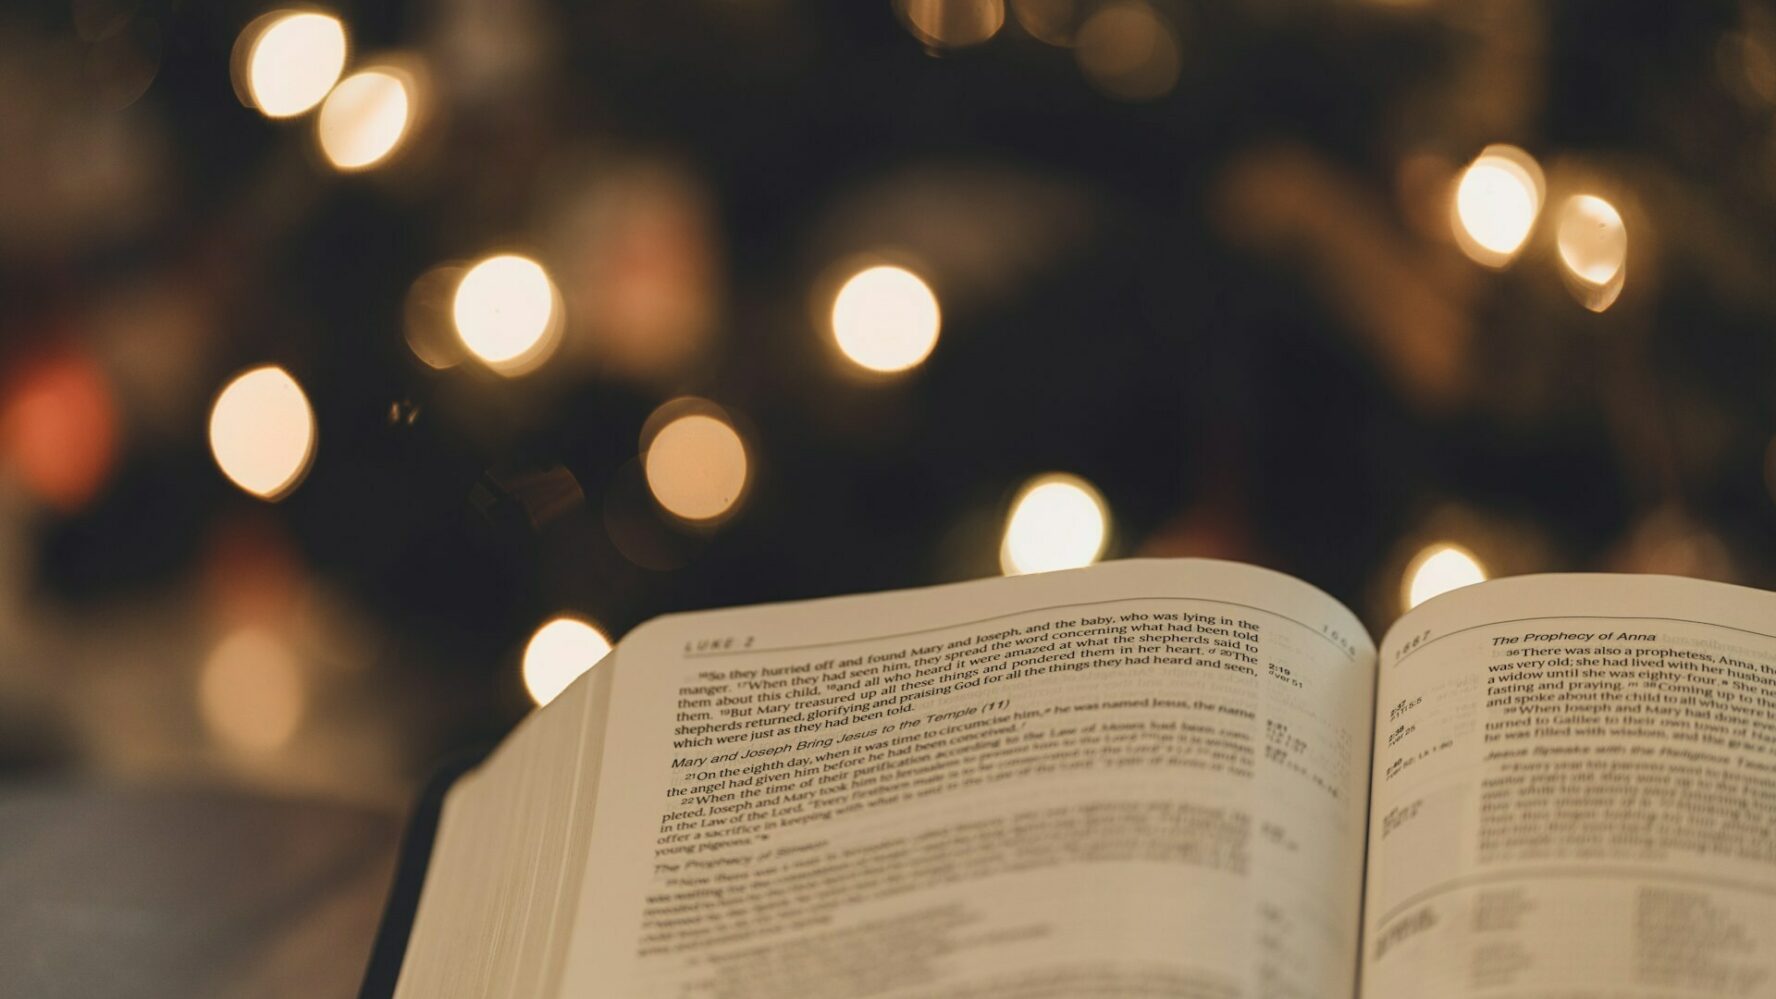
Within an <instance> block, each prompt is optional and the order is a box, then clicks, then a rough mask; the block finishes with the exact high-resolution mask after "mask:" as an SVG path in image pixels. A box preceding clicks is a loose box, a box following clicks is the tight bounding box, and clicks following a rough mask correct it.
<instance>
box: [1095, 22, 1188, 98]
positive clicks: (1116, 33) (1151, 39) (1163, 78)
mask: <svg viewBox="0 0 1776 999" xmlns="http://www.w3.org/2000/svg"><path fill="white" fill-rule="evenodd" d="M1074 44H1075V48H1074V50H1073V54H1074V57H1075V58H1076V59H1078V60H1079V68H1080V70H1081V71H1082V72H1084V73H1085V78H1086V79H1087V80H1089V81H1090V82H1091V84H1092V86H1094V87H1096V88H1097V89H1098V90H1099V91H1100V92H1102V93H1104V94H1105V95H1107V96H1110V97H1114V98H1117V99H1118V100H1124V101H1147V100H1152V99H1154V98H1156V97H1162V96H1164V95H1165V94H1167V93H1170V92H1171V89H1172V88H1173V87H1175V86H1177V84H1178V71H1179V68H1180V66H1181V64H1182V62H1183V57H1182V54H1181V53H1180V51H1179V48H1178V35H1177V32H1176V31H1175V30H1174V29H1173V28H1172V25H1171V24H1170V23H1169V22H1168V21H1167V20H1166V19H1165V16H1164V15H1162V14H1160V12H1159V11H1157V10H1154V9H1153V7H1152V6H1151V5H1150V4H1146V3H1142V2H1140V0H1119V2H1116V3H1111V4H1107V5H1105V6H1103V7H1100V8H1099V9H1098V10H1096V11H1095V12H1093V13H1092V15H1091V16H1090V17H1088V18H1086V21H1085V23H1084V24H1082V25H1080V27H1079V33H1078V35H1077V36H1076V37H1075V39H1074Z"/></svg>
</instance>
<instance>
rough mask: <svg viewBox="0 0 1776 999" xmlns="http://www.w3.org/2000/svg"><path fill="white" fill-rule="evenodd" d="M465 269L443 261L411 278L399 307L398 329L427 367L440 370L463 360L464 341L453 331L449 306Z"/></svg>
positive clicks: (452, 305) (453, 322) (453, 319)
mask: <svg viewBox="0 0 1776 999" xmlns="http://www.w3.org/2000/svg"><path fill="white" fill-rule="evenodd" d="M465 273H467V271H466V269H465V268H463V267H461V266H459V265H456V264H442V265H440V266H437V267H434V268H432V269H431V270H429V271H426V272H425V273H424V274H421V275H420V276H419V277H417V278H415V279H414V280H413V284H412V285H411V286H409V287H408V289H407V300H406V301H405V302H404V303H403V304H402V308H401V332H402V334H403V337H404V339H406V341H407V349H408V350H411V351H413V356H414V357H416V358H418V359H419V361H420V363H422V364H424V365H425V366H426V367H428V368H434V369H436V370H439V371H442V370H444V369H446V368H453V367H455V366H456V365H458V364H460V363H461V362H462V358H463V342H462V340H461V339H460V338H459V337H458V336H457V334H456V320H455V318H454V316H453V315H452V309H453V307H454V304H455V300H456V289H457V286H458V285H460V284H462V279H463V274H465Z"/></svg>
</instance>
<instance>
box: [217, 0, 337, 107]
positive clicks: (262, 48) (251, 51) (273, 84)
mask: <svg viewBox="0 0 1776 999" xmlns="http://www.w3.org/2000/svg"><path fill="white" fill-rule="evenodd" d="M235 51H236V53H237V59H238V60H239V62H237V69H236V72H237V73H239V74H240V75H241V77H242V80H243V82H244V84H245V86H244V88H243V90H244V94H245V96H246V98H247V100H249V101H250V102H251V103H252V105H253V106H254V107H257V108H258V109H259V110H260V111H261V112H263V113H264V114H265V116H266V117H268V118H289V117H293V116H295V115H299V114H301V113H303V112H304V111H307V110H309V109H310V108H312V107H314V106H315V105H316V104H319V103H320V102H321V101H322V99H324V98H325V97H326V96H327V93H328V91H331V90H332V89H333V84H334V82H335V81H337V80H338V79H339V74H340V72H341V71H343V70H344V69H345V54H346V37H345V25H344V24H341V23H340V21H339V18H337V17H334V16H333V15H331V14H326V13H322V12H320V11H315V10H282V11H273V12H271V13H269V14H266V15H264V16H263V17H260V18H259V19H257V20H255V21H254V22H253V23H252V24H249V25H247V27H246V29H245V30H244V31H242V32H241V36H240V40H239V41H238V42H237V43H236V47H235Z"/></svg>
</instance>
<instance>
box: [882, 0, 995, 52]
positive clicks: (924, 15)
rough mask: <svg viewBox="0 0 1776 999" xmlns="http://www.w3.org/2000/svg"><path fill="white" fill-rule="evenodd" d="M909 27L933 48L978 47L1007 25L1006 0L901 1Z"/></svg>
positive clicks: (902, 10)
mask: <svg viewBox="0 0 1776 999" xmlns="http://www.w3.org/2000/svg"><path fill="white" fill-rule="evenodd" d="M900 10H901V14H902V16H904V17H905V18H906V23H907V27H908V28H909V29H910V30H911V31H912V33H913V35H914V36H915V37H916V38H918V39H919V40H920V41H922V42H924V43H925V44H927V45H930V46H932V47H934V48H962V47H964V46H968V45H979V44H980V43H981V42H984V41H986V40H987V39H989V38H992V37H993V36H994V35H996V34H998V33H999V29H1000V28H1001V27H1002V26H1003V25H1004V24H1005V3H1004V0H901V2H900Z"/></svg>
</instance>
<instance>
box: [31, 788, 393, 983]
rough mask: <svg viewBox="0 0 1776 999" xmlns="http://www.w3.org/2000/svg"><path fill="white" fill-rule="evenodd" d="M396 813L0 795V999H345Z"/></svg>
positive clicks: (277, 802) (384, 872) (178, 799)
mask: <svg viewBox="0 0 1776 999" xmlns="http://www.w3.org/2000/svg"><path fill="white" fill-rule="evenodd" d="M400 826H401V818H400V816H397V815H393V814H385V813H379V812H374V811H369V810H365V809H360V808H355V807H352V806H347V805H339V804H334V803H320V802H313V801H302V800H289V799H278V798H268V797H264V796H257V795H254V794H252V793H248V792H244V791H235V790H221V789H214V788H166V787H158V788H137V787H95V786H89V785H58V784H33V785H25V786H15V787H7V786H5V785H0V995H4V996H8V997H14V996H16V997H20V999H38V997H41V999H75V997H78V999H125V997H127V999H136V997H150V996H152V997H162V996H182V997H193V999H208V997H218V999H220V997H228V999H242V997H254V999H257V997H265V999H282V997H286V996H288V997H292V999H294V997H303V999H332V997H350V996H355V995H357V991H358V985H359V983H360V979H361V976H362V974H363V971H364V963H365V960H366V959H367V957H368V956H369V952H370V943H371V940H372V938H373V937H374V936H375V935H376V925H377V921H378V919H379V918H380V916H381V912H382V904H383V899H384V896H385V894H386V893H387V891H388V888H389V879H390V877H391V875H392V872H393V865H394V857H395V848H396V842H397V840H398V838H399V834H400Z"/></svg>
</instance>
